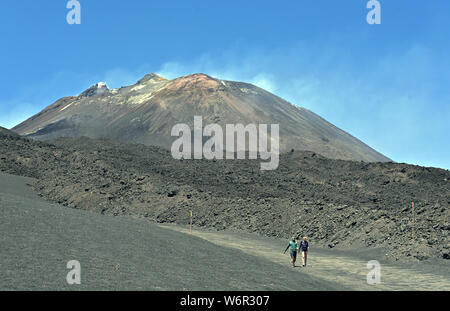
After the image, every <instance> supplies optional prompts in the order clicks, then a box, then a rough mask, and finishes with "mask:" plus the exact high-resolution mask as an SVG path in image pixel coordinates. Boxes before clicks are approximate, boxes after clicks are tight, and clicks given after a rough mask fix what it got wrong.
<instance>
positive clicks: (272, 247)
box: [161, 225, 450, 290]
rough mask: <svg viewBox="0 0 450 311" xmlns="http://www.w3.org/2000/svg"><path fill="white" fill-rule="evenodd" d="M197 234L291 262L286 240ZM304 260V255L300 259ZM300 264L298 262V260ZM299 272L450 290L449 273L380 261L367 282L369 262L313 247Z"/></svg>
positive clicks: (359, 283) (347, 281) (363, 284)
mask: <svg viewBox="0 0 450 311" xmlns="http://www.w3.org/2000/svg"><path fill="white" fill-rule="evenodd" d="M161 226H162V227H164V228H169V229H172V230H175V231H178V232H183V233H189V229H186V228H183V227H180V226H174V225H161ZM194 235H195V236H197V237H199V238H202V239H205V240H207V241H209V242H211V243H214V244H216V245H218V246H222V247H227V248H232V249H238V250H241V251H242V252H244V253H247V254H250V255H254V256H258V257H260V258H265V259H267V260H270V261H272V262H274V263H277V264H281V265H288V264H289V257H288V255H283V254H282V251H281V249H282V248H283V246H284V243H285V242H283V241H281V240H274V239H269V238H264V237H261V236H257V235H250V234H240V233H232V232H209V231H203V230H201V231H200V230H198V229H196V230H195V231H194ZM298 259H300V261H301V258H298ZM297 263H298V264H299V262H297ZM297 269H298V272H299V273H306V274H309V275H311V276H314V277H315V278H319V279H322V280H325V281H333V282H336V283H339V284H340V285H342V286H345V287H347V288H351V289H354V290H450V274H449V273H448V270H446V271H445V272H444V273H443V274H442V275H439V274H434V273H429V272H425V271H422V270H421V269H418V268H411V267H408V268H406V267H400V266H395V265H393V264H390V265H389V264H383V263H382V264H381V283H380V284H377V285H369V284H367V273H368V272H369V269H367V261H366V260H363V259H359V258H356V257H351V256H342V255H336V254H334V253H328V254H327V252H326V251H324V250H317V251H314V250H311V251H310V256H309V258H308V266H307V267H306V268H301V267H298V268H297Z"/></svg>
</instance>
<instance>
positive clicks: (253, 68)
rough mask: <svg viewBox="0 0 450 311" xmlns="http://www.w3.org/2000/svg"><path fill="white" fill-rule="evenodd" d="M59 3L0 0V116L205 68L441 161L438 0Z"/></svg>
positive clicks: (400, 150) (23, 114)
mask: <svg viewBox="0 0 450 311" xmlns="http://www.w3.org/2000/svg"><path fill="white" fill-rule="evenodd" d="M79 1H80V3H81V6H82V8H81V13H82V20H81V25H68V24H67V22H66V14H67V12H68V11H69V10H68V9H66V3H67V0H35V1H24V0H3V1H2V4H1V5H0V31H1V36H0V46H1V49H0V72H1V74H0V85H1V92H0V125H1V126H4V127H8V128H10V127H13V126H14V125H16V124H18V123H20V122H21V121H23V120H24V119H26V118H28V117H30V116H31V115H33V114H35V113H37V112H39V111H40V110H42V109H43V108H45V107H46V106H48V105H49V104H51V103H53V102H54V101H55V100H57V99H58V98H60V97H63V96H68V95H76V94H79V93H81V92H82V91H83V90H84V89H86V88H88V87H89V86H90V85H92V84H94V83H97V82H98V81H105V82H107V84H108V85H109V86H110V87H111V88H114V87H120V86H122V85H128V84H132V83H135V82H136V81H137V80H138V79H139V78H141V77H142V76H143V75H145V74H146V73H149V72H157V73H160V74H161V75H164V76H166V77H167V78H175V77H177V76H180V75H184V74H190V73H195V72H204V73H207V74H210V75H213V76H216V77H218V78H222V79H230V80H240V81H246V82H251V83H254V84H257V85H258V86H261V87H263V88H266V89H267V90H269V91H271V92H273V93H275V94H277V95H279V96H281V97H283V98H285V99H287V100H289V101H291V102H292V103H294V104H296V105H299V106H303V107H306V108H308V109H310V110H312V111H314V112H315V113H317V114H319V115H321V116H322V117H324V118H325V119H327V120H328V121H330V122H332V123H333V124H335V125H336V126H338V127H340V128H342V129H344V130H346V131H347V132H349V133H350V134H352V135H354V136H356V137H358V138H359V139H361V140H362V141H364V142H365V143H367V144H368V145H370V146H371V147H373V148H375V149H376V150H378V151H380V152H382V153H383V154H385V155H387V156H388V157H390V158H392V159H393V160H394V161H397V162H407V163H412V164H418V165H424V166H434V167H441V168H446V169H450V60H449V55H450V17H449V14H450V1H447V0H434V1H417V0H412V1H406V0H395V1H393V0H380V3H381V16H382V17H381V25H368V24H367V22H366V15H367V13H368V11H369V10H368V9H367V8H366V3H367V1H366V0H346V1H344V0H341V1H331V0H315V1H310V0H290V1H265V0H260V1H234V0H229V1H203V0H202V1H200V0H183V1H150V0H134V1H133V0H132V1H114V0H79Z"/></svg>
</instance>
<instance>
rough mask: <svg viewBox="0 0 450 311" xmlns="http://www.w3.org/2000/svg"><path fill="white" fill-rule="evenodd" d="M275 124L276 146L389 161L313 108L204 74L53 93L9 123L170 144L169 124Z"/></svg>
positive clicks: (21, 128) (22, 129)
mask: <svg viewBox="0 0 450 311" xmlns="http://www.w3.org/2000/svg"><path fill="white" fill-rule="evenodd" d="M194 116H202V117H203V123H204V124H205V125H206V124H211V123H215V124H219V125H221V126H225V125H226V124H244V125H246V124H279V125H280V151H281V152H287V151H291V150H292V149H294V150H304V151H312V152H316V153H318V154H321V155H322V156H325V157H327V158H331V159H342V160H355V161H366V162H389V161H391V160H390V159H389V158H387V157H386V156H384V155H382V154H381V153H379V152H377V151H376V150H374V149H372V148H370V147H369V146H367V145H366V144H364V143H363V142H361V141H360V140H358V139H357V138H355V137H353V136H351V135H350V134H348V133H346V132H345V131H343V130H341V129H339V128H337V127H336V126H334V125H333V124H331V123H329V122H327V121H326V120H324V119H323V118H321V117H320V116H318V115H317V114H315V113H313V112H312V111H310V110H308V109H305V108H302V107H298V106H295V105H293V104H291V103H289V102H288V101H286V100H284V99H282V98H280V97H278V96H276V95H274V94H272V93H270V92H268V91H266V90H264V89H262V88H259V87H257V86H255V85H252V84H249V83H244V82H235V81H226V80H221V79H217V78H213V77H210V76H208V75H206V74H192V75H187V76H183V77H179V78H176V79H173V80H168V79H165V78H163V77H161V76H159V75H157V74H154V73H151V74H148V75H146V76H145V77H143V78H142V79H141V80H139V81H138V82H137V83H136V84H134V85H130V86H126V87H121V88H119V89H109V88H108V86H107V85H106V84H105V83H102V82H100V83H97V84H95V85H93V86H92V87H90V88H89V89H87V90H85V91H84V92H82V93H81V94H80V95H78V96H69V97H64V98H61V99H59V100H57V101H56V102H55V103H53V104H52V105H50V106H48V107H47V108H45V109H44V110H43V111H41V112H40V113H38V114H36V115H34V116H32V117H31V118H29V119H28V120H26V121H24V122H22V123H21V124H19V125H17V126H16V127H14V128H13V129H12V130H13V131H14V132H16V133H18V134H20V135H22V136H26V137H29V138H33V139H37V140H44V141H45V140H52V139H56V138H59V137H81V136H86V137H90V138H110V139H114V140H118V141H122V142H135V143H142V144H145V145H156V146H161V147H164V148H167V149H169V148H170V146H171V145H172V143H173V141H174V140H175V138H174V137H172V136H171V129H172V127H173V126H174V125H175V124H179V123H184V124H188V125H190V126H191V127H192V126H193V120H194Z"/></svg>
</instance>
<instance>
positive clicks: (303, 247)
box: [298, 237, 309, 267]
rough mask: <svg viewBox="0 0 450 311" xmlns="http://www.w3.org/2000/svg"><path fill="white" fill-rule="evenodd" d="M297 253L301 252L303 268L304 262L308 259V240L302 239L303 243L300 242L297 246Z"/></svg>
mask: <svg viewBox="0 0 450 311" xmlns="http://www.w3.org/2000/svg"><path fill="white" fill-rule="evenodd" d="M298 248H299V251H301V252H302V264H303V267H305V266H306V260H307V259H308V249H309V244H308V240H307V238H306V237H303V241H301V242H300V245H299V246H298Z"/></svg>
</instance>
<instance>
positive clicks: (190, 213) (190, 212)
mask: <svg viewBox="0 0 450 311" xmlns="http://www.w3.org/2000/svg"><path fill="white" fill-rule="evenodd" d="M189 215H190V216H191V224H190V226H189V233H190V234H192V211H189Z"/></svg>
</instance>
